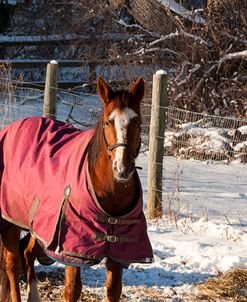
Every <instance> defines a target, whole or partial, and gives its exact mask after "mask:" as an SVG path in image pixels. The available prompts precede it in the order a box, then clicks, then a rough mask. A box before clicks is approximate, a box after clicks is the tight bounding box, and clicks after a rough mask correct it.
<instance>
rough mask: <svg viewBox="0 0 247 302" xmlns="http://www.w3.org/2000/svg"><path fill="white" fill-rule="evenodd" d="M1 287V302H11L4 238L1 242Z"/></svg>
mask: <svg viewBox="0 0 247 302" xmlns="http://www.w3.org/2000/svg"><path fill="white" fill-rule="evenodd" d="M0 286H1V294H0V301H1V302H10V287H9V278H8V276H7V273H6V267H5V259H4V245H3V242H2V238H1V240H0Z"/></svg>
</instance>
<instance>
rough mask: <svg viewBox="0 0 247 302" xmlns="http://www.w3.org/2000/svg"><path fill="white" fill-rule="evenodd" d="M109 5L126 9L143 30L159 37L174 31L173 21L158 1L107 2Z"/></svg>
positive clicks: (111, 0) (123, 0)
mask: <svg viewBox="0 0 247 302" xmlns="http://www.w3.org/2000/svg"><path fill="white" fill-rule="evenodd" d="M109 3H110V5H112V6H115V7H126V8H127V9H128V11H129V13H130V14H131V15H132V16H133V17H134V18H135V20H136V21H137V22H138V23H139V24H140V25H141V26H142V27H144V28H146V29H147V30H149V31H151V32H155V33H158V34H160V35H167V34H169V33H171V32H173V31H175V28H176V26H175V21H174V20H173V18H171V16H170V15H169V13H168V11H167V9H166V8H165V6H163V5H162V4H161V3H159V1H158V0H122V1H121V0H109Z"/></svg>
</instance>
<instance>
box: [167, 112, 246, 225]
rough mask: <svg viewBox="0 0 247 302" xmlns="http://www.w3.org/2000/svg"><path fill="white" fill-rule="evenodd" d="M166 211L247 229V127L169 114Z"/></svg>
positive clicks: (204, 117)
mask: <svg viewBox="0 0 247 302" xmlns="http://www.w3.org/2000/svg"><path fill="white" fill-rule="evenodd" d="M165 118H166V130H165V140H164V141H165V154H164V163H163V175H164V178H163V190H162V191H163V211H164V212H165V213H166V214H167V215H169V216H171V217H173V218H175V219H178V218H181V217H190V218H195V217H196V218H199V217H204V218H208V219H210V220H214V221H217V222H224V223H229V224H235V225H238V226H241V227H247V183H246V180H247V169H246V162H247V160H246V159H247V153H246V152H247V148H246V147H247V121H246V120H243V119H235V118H234V119H233V118H224V117H219V116H212V115H206V114H200V113H195V112H190V111H186V110H181V109H178V108H172V107H168V108H166V117H165Z"/></svg>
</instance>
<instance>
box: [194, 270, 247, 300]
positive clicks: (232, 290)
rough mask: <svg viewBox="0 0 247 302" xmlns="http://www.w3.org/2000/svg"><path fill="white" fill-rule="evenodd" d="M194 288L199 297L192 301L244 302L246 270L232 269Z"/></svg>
mask: <svg viewBox="0 0 247 302" xmlns="http://www.w3.org/2000/svg"><path fill="white" fill-rule="evenodd" d="M195 288H196V289H197V290H198V291H199V295H198V296H197V297H196V300H192V301H210V302H246V301H247V269H240V268H235V269H232V270H230V271H228V272H226V273H225V274H223V275H221V276H219V277H215V278H212V279H209V280H207V281H206V282H204V283H202V284H199V285H196V286H195ZM194 298H195V297H192V299H194Z"/></svg>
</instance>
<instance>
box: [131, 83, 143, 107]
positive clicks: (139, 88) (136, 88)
mask: <svg viewBox="0 0 247 302" xmlns="http://www.w3.org/2000/svg"><path fill="white" fill-rule="evenodd" d="M130 91H131V92H132V93H133V94H134V95H135V97H136V98H137V99H138V100H139V102H140V101H141V100H142V99H143V97H144V93H145V82H144V80H143V78H140V79H138V80H137V81H135V83H134V84H133V85H132V86H131V89H130Z"/></svg>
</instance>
